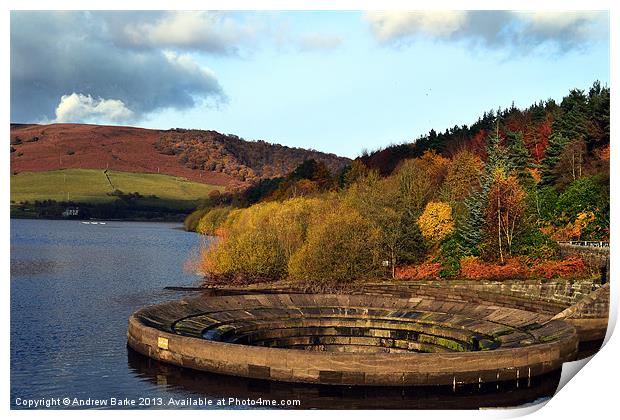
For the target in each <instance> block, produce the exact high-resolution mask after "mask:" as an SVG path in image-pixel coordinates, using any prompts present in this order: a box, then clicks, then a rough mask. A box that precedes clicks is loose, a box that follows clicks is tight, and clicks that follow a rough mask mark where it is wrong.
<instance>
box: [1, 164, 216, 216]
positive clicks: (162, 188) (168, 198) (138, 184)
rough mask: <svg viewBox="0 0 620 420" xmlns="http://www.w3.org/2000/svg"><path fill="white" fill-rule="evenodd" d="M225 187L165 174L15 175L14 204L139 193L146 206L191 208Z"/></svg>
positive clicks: (84, 200)
mask: <svg viewBox="0 0 620 420" xmlns="http://www.w3.org/2000/svg"><path fill="white" fill-rule="evenodd" d="M221 188H222V187H217V186H214V185H207V184H202V183H198V182H191V181H188V180H187V179H185V178H180V177H172V176H169V175H161V174H136V173H130V172H117V171H107V172H106V173H104V171H101V170H94V169H66V170H57V171H47V172H22V173H19V174H17V175H12V176H11V201H12V202H15V203H21V202H31V203H32V202H34V201H37V200H38V201H43V200H54V201H58V202H63V201H64V202H68V201H72V202H76V203H109V202H113V201H115V200H117V199H118V196H119V194H120V193H119V192H122V193H126V194H129V193H134V194H136V193H137V194H139V195H140V196H142V197H141V198H140V201H142V202H143V203H146V202H149V203H151V204H153V205H157V204H159V205H160V206H162V207H178V208H186V209H191V208H193V207H195V206H196V205H197V203H198V202H199V201H200V200H203V199H205V198H206V197H207V196H208V195H209V193H210V192H211V191H214V190H216V189H221Z"/></svg>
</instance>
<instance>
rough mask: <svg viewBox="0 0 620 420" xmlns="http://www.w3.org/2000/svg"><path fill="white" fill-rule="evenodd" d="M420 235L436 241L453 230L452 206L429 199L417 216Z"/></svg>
mask: <svg viewBox="0 0 620 420" xmlns="http://www.w3.org/2000/svg"><path fill="white" fill-rule="evenodd" d="M418 226H419V227H420V231H421V232H422V236H424V238H425V239H426V240H428V241H429V242H433V243H438V242H441V241H442V240H443V239H445V238H446V237H447V236H448V235H450V234H451V233H452V232H454V220H453V219H452V208H451V207H450V204H448V203H442V202H436V201H431V202H430V203H428V204H427V205H426V207H425V208H424V211H423V212H422V214H421V215H420V217H419V218H418Z"/></svg>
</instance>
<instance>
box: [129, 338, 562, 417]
mask: <svg viewBox="0 0 620 420" xmlns="http://www.w3.org/2000/svg"><path fill="white" fill-rule="evenodd" d="M127 363H128V365H129V368H130V369H131V370H133V371H134V372H135V374H136V376H140V377H142V378H144V379H145V380H148V381H150V382H151V383H153V384H155V385H159V386H162V387H164V386H165V387H167V388H172V389H174V390H177V391H179V392H183V391H184V392H186V393H188V392H189V393H192V394H198V395H204V396H209V397H210V398H226V399H228V398H238V399H240V400H244V399H254V400H256V399H258V398H262V399H275V400H292V399H299V400H300V401H301V406H300V407H299V408H303V409H308V408H321V409H424V410H434V409H478V408H481V407H513V406H518V405H523V404H528V403H532V402H542V401H544V400H546V399H548V398H550V397H551V396H553V394H554V393H555V391H556V389H557V386H558V383H559V380H560V371H556V372H553V373H550V374H548V375H545V376H543V377H538V378H532V379H531V381H530V382H529V384H528V380H527V379H522V380H520V381H519V382H518V383H517V382H516V381H512V382H501V383H493V384H482V385H481V386H480V387H478V386H477V385H476V386H467V387H465V386H459V387H457V388H456V391H454V390H453V389H452V387H347V386H317V385H305V384H289V383H282V382H269V381H264V380H256V379H244V378H236V377H232V376H225V375H218V374H211V373H207V372H199V371H195V370H191V369H184V368H181V367H177V366H173V365H169V364H166V363H161V362H158V361H156V360H153V359H149V358H148V357H145V356H143V355H141V354H140V353H138V352H136V351H134V350H132V349H131V348H129V347H128V348H127Z"/></svg>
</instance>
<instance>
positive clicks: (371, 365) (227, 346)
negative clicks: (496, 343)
mask: <svg viewBox="0 0 620 420" xmlns="http://www.w3.org/2000/svg"><path fill="white" fill-rule="evenodd" d="M179 303H180V302H179ZM184 304H186V302H183V303H182V304H181V305H184ZM158 306H159V305H154V306H151V307H148V308H144V309H143V310H141V311H138V312H136V313H135V314H133V315H132V316H131V317H130V319H129V328H128V335H127V337H128V344H129V346H130V347H132V348H133V349H134V350H136V351H138V352H140V353H142V354H144V355H146V356H148V357H151V358H154V359H157V360H160V361H163V362H167V363H171V364H175V365H178V366H182V367H187V368H192V369H198V370H203V371H208V372H213V373H220V374H226V375H233V376H241V377H247V378H259V379H267V380H275V381H284V382H303V383H318V384H330V385H373V386H376V385H381V386H407V385H452V384H455V383H459V384H463V383H484V382H496V381H503V380H514V379H519V378H526V377H527V378H529V377H533V376H538V375H542V374H544V373H548V372H551V371H553V370H557V369H559V368H561V365H562V363H563V362H564V361H567V360H570V358H571V357H572V356H573V355H574V353H575V352H576V350H577V337H576V332H575V329H574V327H572V326H570V325H569V324H567V323H565V322H564V321H558V320H554V321H549V323H552V324H553V326H554V327H557V328H558V329H559V330H561V331H562V333H561V334H560V336H559V337H557V340H555V341H550V342H546V343H538V344H533V345H528V346H525V347H516V348H499V349H496V350H489V351H475V352H454V353H413V352H412V353H338V352H313V351H307V350H300V349H286V348H271V347H259V346H250V345H244V344H231V343H226V342H219V341H210V340H205V339H201V338H195V337H188V336H183V335H179V334H174V333H170V332H166V331H162V330H160V329H157V328H154V327H151V326H147V325H145V324H144V323H143V322H142V321H141V320H140V317H139V315H140V313H141V312H142V311H144V310H147V309H148V310H151V311H152V310H154V309H155V310H156V309H157V307H158ZM549 323H548V324H549Z"/></svg>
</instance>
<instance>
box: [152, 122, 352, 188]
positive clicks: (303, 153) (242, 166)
mask: <svg viewBox="0 0 620 420" xmlns="http://www.w3.org/2000/svg"><path fill="white" fill-rule="evenodd" d="M155 147H156V149H157V150H158V151H159V152H161V153H163V154H167V155H174V156H177V158H178V160H179V162H180V163H181V164H182V165H184V166H186V167H188V168H191V169H200V170H205V171H214V172H221V173H224V174H227V175H230V176H231V177H233V178H234V179H236V180H237V181H239V182H241V183H244V184H246V185H247V184H251V183H254V182H257V181H259V180H261V179H270V178H276V177H283V176H286V175H287V174H288V173H290V172H291V171H293V170H294V169H295V168H296V167H297V166H298V165H299V164H300V163H302V162H303V161H305V160H309V159H313V160H316V161H319V162H322V163H324V164H325V166H326V167H327V169H328V170H329V171H330V172H331V173H336V172H337V171H338V170H340V169H342V168H343V167H344V166H346V165H347V164H348V163H350V159H347V158H343V157H339V156H336V155H334V154H331V153H322V152H318V151H316V150H308V149H301V148H297V147H288V146H282V145H279V144H272V143H267V142H265V141H263V140H257V141H246V140H244V139H242V138H240V137H238V136H235V135H232V134H229V135H224V134H220V133H218V132H216V131H203V130H184V129H174V130H169V131H166V132H164V133H162V136H161V137H160V138H159V140H157V142H156V143H155Z"/></svg>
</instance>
